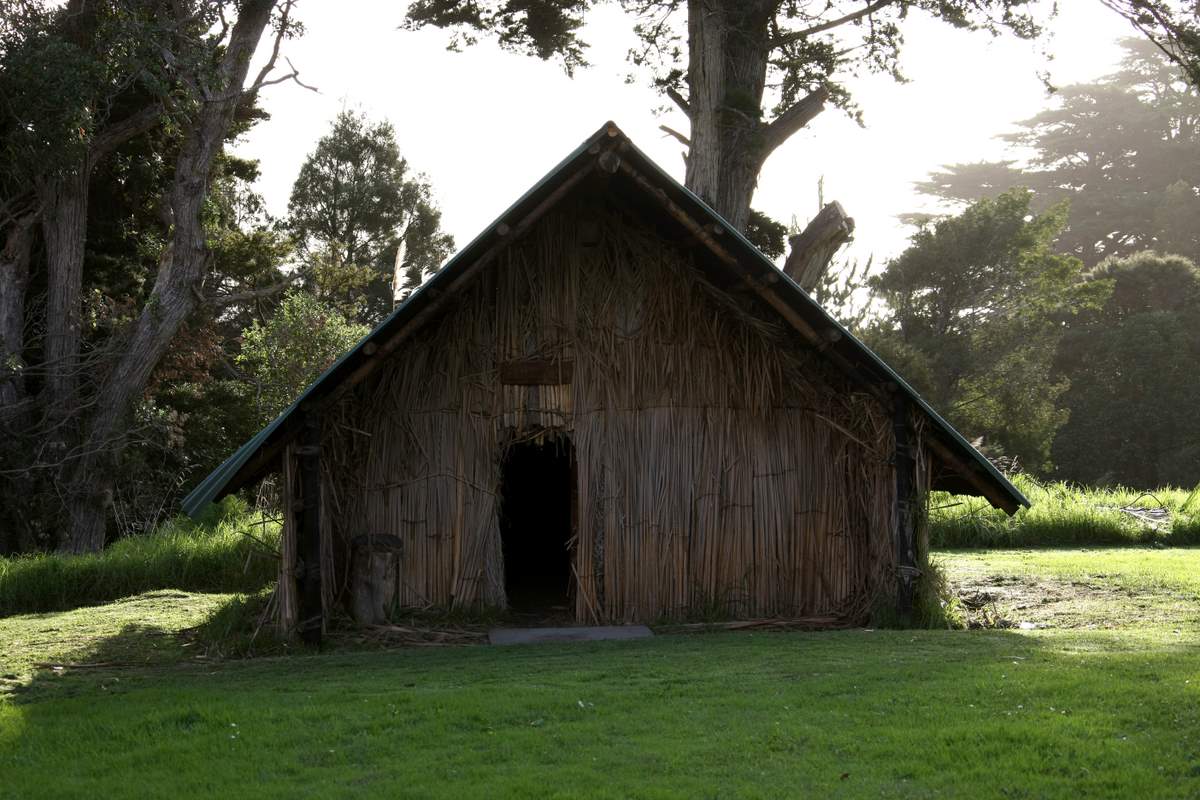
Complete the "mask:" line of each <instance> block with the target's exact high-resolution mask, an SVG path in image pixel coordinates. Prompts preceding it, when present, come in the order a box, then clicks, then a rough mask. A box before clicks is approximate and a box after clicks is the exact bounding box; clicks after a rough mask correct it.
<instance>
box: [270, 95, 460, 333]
mask: <svg viewBox="0 0 1200 800" xmlns="http://www.w3.org/2000/svg"><path fill="white" fill-rule="evenodd" d="M288 214H289V216H290V220H289V226H290V228H291V230H292V231H293V233H294V234H295V236H296V239H297V242H298V243H299V247H300V252H301V255H302V257H303V260H304V267H303V269H304V282H305V284H306V285H307V286H308V287H309V288H310V289H311V290H312V291H313V292H314V293H315V294H316V296H317V297H319V298H320V299H321V300H323V301H324V302H326V303H330V304H332V305H334V306H336V307H337V308H338V309H339V310H340V311H341V312H342V313H343V314H345V315H346V317H347V318H349V319H353V320H357V321H359V322H362V323H366V324H369V325H373V324H375V323H377V322H379V320H381V319H382V318H383V317H384V315H385V314H387V312H388V311H390V310H391V308H392V299H393V296H392V276H393V271H394V267H395V260H396V258H397V252H398V251H400V252H402V254H403V255H402V257H403V263H402V265H401V266H402V270H403V273H404V275H405V279H406V280H405V286H404V287H402V289H403V291H405V292H406V293H407V292H411V291H412V290H413V289H415V288H416V287H417V286H419V285H420V284H421V282H422V280H423V276H425V275H428V274H429V273H432V272H434V271H435V270H437V268H438V267H439V266H440V265H441V263H442V261H444V260H445V259H446V258H447V257H448V256H449V255H450V253H451V252H452V250H453V249H454V239H453V237H451V236H450V235H449V234H447V233H444V232H443V231H442V229H441V216H442V215H441V212H440V211H439V210H438V209H437V206H436V205H435V204H434V201H433V197H432V193H431V190H430V187H429V184H428V183H427V182H426V180H425V179H424V178H423V177H422V176H420V175H411V174H410V171H409V167H408V162H407V161H405V160H404V159H403V158H401V156H400V148H399V146H398V145H397V144H396V132H395V129H394V128H393V127H392V126H391V124H390V123H388V122H380V123H377V124H376V123H371V122H370V121H369V120H368V119H367V118H366V116H365V115H363V114H356V113H353V112H349V111H343V112H342V113H340V114H339V115H338V116H337V119H335V120H334V122H333V126H332V128H331V130H330V131H329V133H328V134H326V135H325V136H323V137H321V139H320V141H318V142H317V146H316V149H315V150H313V152H312V153H311V154H310V155H309V156H308V158H306V159H305V161H304V165H303V166H302V167H301V168H300V174H299V176H298V177H297V178H296V183H295V184H294V185H293V187H292V197H291V201H290V203H289V204H288Z"/></svg>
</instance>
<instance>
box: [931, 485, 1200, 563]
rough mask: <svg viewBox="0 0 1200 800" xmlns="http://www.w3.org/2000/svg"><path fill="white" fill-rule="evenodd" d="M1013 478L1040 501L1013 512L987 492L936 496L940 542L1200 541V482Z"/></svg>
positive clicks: (934, 538)
mask: <svg viewBox="0 0 1200 800" xmlns="http://www.w3.org/2000/svg"><path fill="white" fill-rule="evenodd" d="M1013 482H1014V483H1015V484H1016V485H1017V488H1019V489H1020V490H1021V491H1022V492H1024V493H1025V496H1026V497H1028V498H1029V500H1030V502H1031V503H1032V504H1033V505H1032V508H1023V509H1021V510H1020V511H1018V512H1017V513H1016V514H1014V515H1013V516H1011V517H1010V516H1008V515H1007V514H1005V513H1004V512H1003V511H999V510H997V509H994V508H992V507H991V506H990V505H989V504H988V502H987V501H986V500H984V499H983V498H979V497H962V496H957V495H949V494H946V493H944V492H934V493H933V494H932V495H931V496H930V514H929V543H930V546H931V547H934V548H947V549H952V548H962V547H992V548H1003V547H1088V546H1113V545H1117V546H1119V545H1146V544H1161V545H1165V546H1170V547H1180V546H1187V545H1197V544H1200V487H1198V488H1197V489H1196V490H1195V491H1191V492H1189V491H1188V490H1186V489H1173V488H1165V489H1156V490H1155V491H1153V492H1142V491H1138V490H1136V489H1126V488H1123V487H1114V488H1105V489H1088V488H1083V487H1080V486H1074V485H1071V484H1067V483H1042V482H1040V481H1037V480H1036V479H1034V478H1031V477H1029V476H1026V475H1016V476H1014V478H1013ZM1123 506H1136V507H1140V508H1145V509H1155V508H1159V507H1160V506H1161V507H1166V508H1167V509H1169V510H1170V512H1171V521H1170V523H1169V524H1165V525H1162V526H1159V527H1154V526H1150V525H1148V524H1146V523H1145V522H1143V521H1142V520H1139V519H1137V518H1135V517H1133V516H1131V515H1129V514H1126V513H1123V512H1121V511H1119V510H1118V509H1120V508H1121V507H1123Z"/></svg>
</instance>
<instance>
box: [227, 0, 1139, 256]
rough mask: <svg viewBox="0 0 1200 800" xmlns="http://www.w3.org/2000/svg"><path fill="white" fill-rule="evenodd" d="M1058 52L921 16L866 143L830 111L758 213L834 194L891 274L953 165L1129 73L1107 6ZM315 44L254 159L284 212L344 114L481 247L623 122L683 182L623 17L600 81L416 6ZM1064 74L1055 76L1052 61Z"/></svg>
mask: <svg viewBox="0 0 1200 800" xmlns="http://www.w3.org/2000/svg"><path fill="white" fill-rule="evenodd" d="M1059 5H1060V15H1059V17H1058V19H1057V20H1056V21H1055V22H1054V24H1053V25H1052V31H1053V34H1054V35H1053V38H1052V39H1050V40H1049V41H1047V42H1042V43H1030V42H1021V41H1017V40H1015V39H1013V38H1012V37H1002V38H999V39H994V38H992V37H991V36H989V35H987V34H985V33H967V32H963V31H955V30H952V29H950V28H949V27H948V26H946V25H945V24H944V23H938V22H936V21H930V20H927V19H925V18H918V17H917V15H914V17H913V18H912V19H910V20H909V21H908V23H906V28H905V36H906V46H905V49H904V52H903V56H902V69H903V72H904V73H905V74H906V75H907V76H908V77H909V78H910V82H909V83H907V84H904V85H899V84H896V83H895V82H894V81H892V80H891V79H890V78H888V77H886V76H867V77H864V78H862V79H860V80H856V81H855V82H853V83H851V86H852V89H853V90H854V92H855V94H856V99H857V100H858V103H859V105H860V106H861V108H862V109H863V111H864V116H865V127H863V128H860V127H858V126H857V125H856V124H855V123H854V122H852V121H851V120H850V119H849V118H848V117H847V116H846V115H845V114H843V113H842V112H840V111H838V110H836V109H832V108H830V109H827V110H826V111H825V112H824V113H823V114H822V115H821V116H820V117H818V118H817V119H816V120H815V121H814V122H813V123H812V124H811V125H810V126H809V127H808V128H807V129H806V130H804V131H802V132H801V133H799V134H797V135H796V136H795V137H793V138H792V139H791V140H790V141H789V142H788V143H786V144H785V145H783V146H782V147H781V148H780V149H779V150H777V151H776V152H775V154H774V155H773V156H772V157H771V159H770V160H769V161H768V162H767V164H766V167H765V169H764V170H763V172H762V174H761V176H760V178H759V187H758V193H757V194H756V196H755V199H754V206H755V207H756V208H758V209H760V210H762V211H764V212H766V213H767V214H769V215H771V216H773V217H775V218H776V219H779V220H781V221H784V222H787V221H789V220H790V219H791V218H792V217H793V215H794V216H795V217H797V218H798V219H799V221H800V223H801V224H803V223H805V222H807V220H808V219H809V218H811V217H812V216H813V215H814V214H815V213H816V211H817V181H818V179H819V178H820V177H822V176H824V186H825V198H826V201H829V200H839V201H841V203H842V204H843V205H844V206H845V208H846V210H847V212H848V213H849V214H850V215H851V216H853V217H854V218H855V221H856V223H857V226H858V229H857V233H856V237H855V242H854V244H853V245H851V249H850V250H849V253H850V255H851V257H855V258H860V259H865V258H867V257H868V256H870V255H872V254H873V255H874V257H875V262H876V264H877V265H878V264H879V263H880V262H881V261H882V260H885V259H886V258H888V257H890V256H894V255H896V254H897V253H899V252H900V251H901V250H902V249H903V248H904V246H905V243H906V240H907V231H906V229H905V227H904V226H902V225H901V224H900V223H899V222H898V221H897V220H896V215H897V214H901V213H904V212H909V211H919V210H934V209H933V208H932V207H931V205H930V201H929V200H928V199H926V198H923V197H921V196H919V195H916V194H915V193H914V191H913V187H912V184H913V182H914V181H918V180H921V179H923V178H925V177H926V175H927V174H928V173H929V172H930V171H931V170H933V169H936V168H937V167H939V166H940V165H942V164H948V163H954V162H965V161H978V160H983V159H995V158H999V157H1003V156H1005V154H1006V153H1005V148H1004V144H1003V143H1002V142H1000V141H997V140H996V139H995V138H994V137H995V136H996V135H997V134H1000V133H1002V132H1004V131H1006V130H1010V129H1011V123H1012V122H1013V121H1016V120H1020V119H1025V118H1027V117H1030V116H1032V115H1033V114H1034V113H1036V112H1037V111H1038V110H1039V109H1041V108H1042V107H1044V106H1045V105H1046V103H1047V102H1049V101H1048V99H1047V95H1046V89H1045V85H1044V83H1043V82H1042V80H1041V79H1040V77H1039V74H1040V72H1041V71H1044V70H1047V69H1048V70H1049V72H1050V77H1051V80H1052V81H1053V82H1054V83H1055V84H1057V85H1066V84H1069V83H1074V82H1079V81H1085V80H1090V79H1092V78H1095V77H1099V76H1100V75H1103V74H1106V73H1108V72H1110V71H1111V70H1112V68H1113V67H1114V65H1115V63H1116V61H1117V59H1118V58H1119V55H1120V54H1119V49H1118V47H1117V46H1116V44H1115V40H1116V39H1117V38H1119V37H1122V36H1127V35H1130V33H1131V31H1130V29H1129V28H1128V26H1127V24H1126V23H1125V22H1124V21H1122V20H1121V19H1120V18H1118V17H1117V16H1116V15H1115V14H1113V13H1112V12H1110V11H1107V10H1106V9H1104V8H1103V7H1102V6H1101V4H1100V3H1099V2H1098V0H1060V2H1059ZM298 9H299V16H300V18H301V19H302V20H303V21H304V23H305V25H306V26H307V29H308V30H307V33H306V34H305V35H304V36H303V37H302V38H301V39H299V40H296V41H293V42H288V43H287V44H286V45H285V55H287V56H288V57H289V58H290V59H291V60H292V62H293V63H294V64H295V65H296V67H297V68H298V69H299V70H300V74H301V79H302V80H304V81H305V83H307V84H310V85H313V86H315V87H317V88H318V89H319V92H318V93H316V94H314V93H313V92H310V91H306V90H304V89H302V88H300V87H298V86H295V85H294V84H281V85H278V86H273V87H269V88H268V89H266V90H265V92H264V97H263V103H264V105H265V107H266V109H267V111H268V112H269V113H270V114H271V119H270V120H269V121H267V122H264V123H261V124H259V125H258V126H257V127H256V128H254V129H253V131H252V132H251V133H250V135H249V136H248V137H247V138H246V140H245V141H244V142H243V143H242V144H241V145H240V146H239V148H238V151H239V152H240V154H242V155H244V156H248V157H253V158H257V159H259V160H260V161H261V166H262V179H261V181H260V184H259V189H260V191H262V192H263V194H264V195H265V196H266V199H267V203H268V207H269V208H270V210H271V211H272V213H274V214H277V215H282V214H283V213H284V212H285V211H286V208H287V200H288V195H289V193H290V191H291V185H292V182H293V181H294V180H295V178H296V174H297V172H298V171H299V168H300V164H301V162H302V161H303V159H304V157H305V155H306V154H307V153H308V152H310V151H311V149H312V148H313V146H314V144H315V142H316V140H317V139H318V138H319V137H320V136H321V135H323V134H324V133H325V132H326V131H327V130H328V128H329V125H330V122H331V120H332V119H333V118H334V117H335V116H336V115H337V113H338V111H339V110H341V109H342V108H344V107H348V108H351V109H357V110H362V111H365V112H366V113H367V114H368V116H370V117H372V118H374V119H384V118H386V119H388V120H390V121H391V122H392V123H393V124H394V125H395V127H396V131H397V137H398V139H399V142H400V148H401V152H402V153H403V154H404V156H405V157H406V158H407V159H408V161H409V164H410V165H412V166H413V167H414V168H415V169H417V170H418V171H420V172H423V173H425V174H426V175H427V176H428V178H429V180H430V181H431V183H432V185H433V187H434V192H435V196H436V199H437V202H438V203H439V205H440V206H441V208H442V212H443V221H444V226H445V228H446V229H447V230H448V231H449V232H450V233H452V234H454V236H455V238H456V242H457V245H458V246H459V247H461V246H463V245H465V244H466V243H467V242H468V241H470V240H471V239H472V238H474V236H475V235H476V234H477V233H479V231H480V230H482V228H483V227H484V226H485V225H487V224H488V223H489V222H491V221H492V220H493V219H494V218H495V217H496V216H498V215H499V214H500V212H502V211H503V210H504V209H505V208H507V207H508V206H509V205H510V204H511V203H512V201H514V200H515V199H516V198H517V197H518V196H519V195H520V194H521V193H523V192H524V191H525V190H526V189H527V188H529V187H530V186H531V185H532V184H533V183H534V182H535V181H537V180H538V179H539V178H540V177H541V176H542V175H543V174H544V173H545V172H546V171H548V170H549V169H550V168H551V167H553V166H554V165H555V164H556V163H558V161H559V160H561V159H562V158H563V157H564V156H565V155H566V154H567V153H569V152H570V151H571V150H573V149H574V148H575V147H576V146H577V145H578V144H579V143H580V142H581V141H582V140H583V139H584V138H586V137H587V136H588V135H590V134H591V133H592V132H593V131H595V130H596V129H597V128H598V127H599V126H600V125H601V124H602V123H603V122H604V121H605V120H609V119H611V120H613V121H615V122H616V123H617V124H618V125H619V126H620V127H621V128H622V129H623V130H624V131H625V132H626V133H627V134H628V135H629V136H630V137H631V138H632V139H633V141H634V142H635V143H636V144H637V145H638V146H639V147H640V148H641V149H642V150H644V151H646V152H647V153H648V154H649V155H650V157H651V158H653V159H655V160H656V161H658V163H659V164H660V165H662V166H663V167H664V168H666V169H667V170H668V171H669V172H670V173H672V174H673V175H675V176H676V177H677V178H679V179H680V180H682V178H683V160H682V155H681V146H680V145H679V144H678V143H677V142H675V141H674V140H672V139H670V138H667V137H665V136H664V135H663V134H662V132H660V131H659V130H658V126H659V125H660V124H663V123H666V124H669V125H670V126H671V127H673V128H675V129H677V130H681V131H684V132H686V130H687V120H686V118H685V117H684V116H683V115H682V113H680V112H678V111H676V110H674V109H672V110H671V112H670V113H668V114H667V115H666V116H664V117H661V118H660V117H657V116H655V114H654V109H656V108H659V107H661V106H662V105H663V104H664V100H663V98H661V97H659V96H657V95H656V94H655V93H654V92H653V91H651V90H649V89H647V88H646V87H645V86H644V85H639V84H633V85H630V84H627V83H626V82H625V76H626V75H627V73H628V67H627V65H626V62H625V52H626V50H627V49H628V48H629V46H630V44H631V42H632V35H631V33H630V32H629V29H630V20H629V18H628V17H626V16H625V15H623V14H621V13H620V11H619V10H617V9H615V8H601V9H599V10H598V11H597V12H595V13H593V14H592V15H591V18H590V20H591V21H590V22H589V25H588V27H587V28H586V29H585V31H584V39H585V40H586V41H588V42H590V43H591V45H592V48H591V50H590V51H589V52H588V58H589V60H590V61H591V62H592V64H593V66H592V67H591V68H590V69H587V70H583V71H581V72H579V73H578V74H577V75H576V77H575V78H574V79H571V78H567V77H566V76H565V75H564V74H563V72H562V70H561V69H560V68H559V67H558V66H557V65H556V64H554V63H552V62H551V63H546V62H541V61H538V60H537V59H534V58H529V57H525V56H519V55H513V54H510V53H504V52H501V51H500V50H499V49H498V48H497V47H496V46H495V45H494V44H491V43H489V42H486V41H485V42H482V43H480V44H479V45H476V46H475V47H473V48H469V49H467V50H466V51H465V52H462V53H451V52H447V51H446V49H445V44H446V42H447V38H448V37H447V35H446V34H445V33H443V32H441V31H437V30H426V31H421V32H416V33H412V32H408V31H403V30H400V29H399V26H400V23H401V22H402V20H403V14H404V4H402V3H396V2H388V1H387V0H336V2H335V1H334V0H304V2H301V3H300V4H299V6H298ZM1047 52H1048V53H1049V54H1050V55H1051V56H1052V57H1053V60H1051V61H1047V59H1046V53H1047Z"/></svg>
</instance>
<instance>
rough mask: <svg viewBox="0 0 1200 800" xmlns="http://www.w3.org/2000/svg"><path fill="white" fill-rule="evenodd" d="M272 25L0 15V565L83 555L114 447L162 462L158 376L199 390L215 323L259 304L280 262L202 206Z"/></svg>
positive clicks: (260, 12) (15, 2)
mask: <svg viewBox="0 0 1200 800" xmlns="http://www.w3.org/2000/svg"><path fill="white" fill-rule="evenodd" d="M291 6H292V1H291V0H239V1H238V2H233V0H183V1H182V2H176V3H161V2H156V1H154V0H98V1H97V2H91V1H90V0H86V1H85V0H68V1H67V2H66V3H53V2H48V0H0V237H2V238H3V247H2V248H0V435H3V437H4V438H5V441H6V447H5V448H4V450H3V451H2V452H0V478H2V481H0V504H2V505H4V507H5V508H6V509H8V510H9V512H10V513H7V514H6V515H4V517H3V519H0V549H28V548H31V547H54V546H57V547H60V548H63V549H68V550H71V551H75V552H81V551H87V550H95V549H98V548H99V547H101V546H103V544H104V541H105V537H106V525H107V524H109V523H111V522H112V520H113V518H114V515H117V514H118V509H119V508H120V503H121V501H120V498H119V495H120V493H121V492H123V491H125V490H126V489H127V487H128V486H130V485H131V483H136V482H137V481H129V480H124V481H122V480H120V478H122V477H124V478H129V477H130V475H131V473H130V472H128V471H125V472H123V470H126V469H132V470H133V471H134V472H137V471H138V470H139V469H141V467H137V466H131V463H132V462H133V461H137V460H139V457H140V456H141V455H142V454H144V451H140V450H139V451H138V452H136V453H132V452H131V450H130V448H129V447H128V445H130V444H131V443H133V444H145V443H147V442H154V441H157V442H158V443H159V445H160V448H161V449H160V451H159V452H163V451H166V450H170V449H173V448H175V447H176V446H178V445H179V444H180V441H181V440H180V439H179V438H178V436H176V435H173V432H177V431H178V430H180V429H182V423H181V422H180V416H179V414H177V413H175V410H173V409H171V408H170V407H169V403H168V402H167V401H166V400H165V395H166V393H167V392H166V390H165V389H164V387H169V386H171V385H174V384H176V381H175V380H173V379H172V378H171V377H169V376H172V375H174V376H176V377H178V376H181V375H188V376H190V377H192V378H194V379H195V381H196V382H197V383H200V384H204V383H207V382H208V379H209V378H210V377H211V373H212V370H213V369H214V368H215V367H214V365H216V364H219V362H220V360H221V351H222V347H221V344H220V339H221V336H222V331H221V329H222V325H221V322H222V320H223V319H224V320H226V321H228V320H232V319H233V318H235V317H236V316H237V315H238V314H239V313H241V312H243V311H244V310H245V309H247V308H251V307H253V305H254V303H253V298H254V297H260V298H261V297H265V296H266V295H269V294H270V293H272V292H275V291H277V290H278V288H277V286H276V284H274V283H271V282H272V281H275V280H276V279H277V278H279V277H280V276H279V273H278V264H277V262H276V256H277V254H278V252H279V251H280V250H281V249H283V248H284V247H285V246H284V245H283V244H282V243H281V241H280V240H279V238H278V237H276V236H272V235H271V234H269V233H267V232H265V231H263V230H252V229H250V228H248V227H245V226H243V225H241V224H240V223H238V222H236V221H234V220H231V219H230V216H229V211H230V209H232V208H233V207H234V206H235V205H236V204H234V203H230V202H226V201H225V200H223V199H222V198H220V197H218V196H217V195H218V194H219V191H218V192H213V191H211V189H212V187H214V186H215V187H223V188H226V189H230V190H233V191H237V190H238V187H240V186H244V180H245V179H247V178H248V175H249V174H250V173H253V171H254V169H253V166H252V165H249V164H247V163H246V162H241V161H238V160H237V159H230V158H225V157H223V156H222V153H221V151H222V147H223V145H224V143H225V142H226V141H227V140H228V139H229V138H230V137H233V136H236V135H237V134H238V133H239V132H240V131H241V130H244V128H245V126H246V125H248V124H250V123H251V122H252V121H253V120H254V118H255V116H256V115H255V112H254V110H253V108H254V99H255V96H256V93H257V91H258V90H259V89H260V88H261V87H262V86H264V85H266V83H269V82H272V81H271V80H270V79H269V78H268V76H271V75H272V74H273V72H272V71H273V70H274V67H275V63H276V60H277V57H278V49H279V45H280V44H281V43H282V41H283V40H284V39H286V38H288V37H289V36H291V35H293V34H294V33H296V32H297V27H296V26H295V25H294V23H293V22H292V21H291V20H290V16H289V14H290V10H291ZM272 29H273V31H274V37H273V38H274V46H273V47H272V48H271V49H272V55H271V56H270V57H268V58H267V59H266V61H265V63H263V64H262V65H261V68H260V69H259V70H257V71H256V72H255V73H254V74H253V75H252V74H251V73H250V72H249V66H250V61H251V60H252V58H253V56H254V53H255V51H256V49H257V48H258V45H259V43H260V41H262V40H263V39H264V38H266V39H268V40H270V39H271V38H272V37H270V36H267V37H264V33H265V32H266V31H268V30H272ZM286 77H287V76H284V78H286ZM235 251H236V253H235ZM256 255H262V256H263V258H257V257H254V256H256ZM223 256H224V257H223ZM259 287H263V288H262V289H260V288H259ZM225 313H227V314H228V316H227V317H223V314H225ZM226 330H227V328H226ZM171 420H175V421H176V422H171ZM176 423H178V424H176ZM141 460H143V461H145V459H141ZM175 488H178V487H175ZM148 494H149V495H151V496H154V495H155V493H154V492H153V491H151V492H148ZM164 496H166V495H164V494H163V493H162V492H159V493H157V500H156V502H158V503H159V504H161V503H162V502H163V497H164Z"/></svg>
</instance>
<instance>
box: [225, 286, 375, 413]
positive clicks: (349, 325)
mask: <svg viewBox="0 0 1200 800" xmlns="http://www.w3.org/2000/svg"><path fill="white" fill-rule="evenodd" d="M369 331H370V329H369V328H368V327H367V326H365V325H359V324H355V323H353V322H347V321H346V319H345V317H343V316H342V314H341V313H340V312H339V311H338V310H337V309H335V308H332V307H331V306H328V305H326V304H325V303H322V302H321V301H320V300H318V299H317V298H315V297H313V296H312V295H311V294H309V293H307V292H304V291H292V292H289V293H288V294H287V295H286V296H285V297H284V300H283V302H282V303H281V304H280V306H279V309H278V311H276V313H275V314H274V315H273V316H272V317H271V319H270V320H269V321H268V322H266V323H259V322H255V323H253V324H252V325H251V326H250V327H249V328H247V329H246V331H245V332H244V334H243V336H242V352H241V353H240V354H239V355H238V357H237V364H238V366H239V367H241V368H242V369H243V370H245V372H246V374H247V375H248V376H249V377H250V379H251V381H252V383H253V385H254V389H255V395H254V403H255V408H256V409H257V411H258V417H259V422H260V424H265V423H267V422H270V421H271V420H272V419H274V418H275V417H276V416H278V414H279V412H281V411H283V410H284V409H285V408H287V407H288V405H289V404H290V403H291V402H292V401H293V400H295V399H296V398H297V397H299V396H300V392H302V391H303V390H304V388H305V387H307V386H308V385H309V384H310V383H312V382H313V381H314V380H316V379H317V377H318V376H319V375H320V374H321V373H322V372H324V371H325V370H326V369H327V368H328V367H329V365H330V364H332V363H333V362H334V361H336V360H337V359H338V357H340V356H341V355H342V354H343V353H345V352H346V351H347V350H349V349H350V348H351V347H353V346H354V344H355V343H356V342H358V340H359V339H361V338H363V337H364V336H366V335H367V333H368V332H369Z"/></svg>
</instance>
